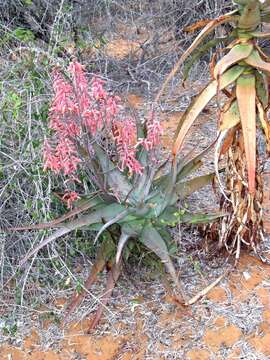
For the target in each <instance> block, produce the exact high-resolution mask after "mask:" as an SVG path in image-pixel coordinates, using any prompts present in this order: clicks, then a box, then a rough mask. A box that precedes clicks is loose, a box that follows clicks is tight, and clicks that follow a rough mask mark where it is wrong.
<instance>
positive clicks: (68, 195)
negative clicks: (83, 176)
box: [62, 190, 80, 209]
mask: <svg viewBox="0 0 270 360" xmlns="http://www.w3.org/2000/svg"><path fill="white" fill-rule="evenodd" d="M78 199H80V196H79V195H78V194H77V193H76V192H75V191H69V190H66V191H65V194H64V195H63V197H62V200H63V201H64V202H65V203H66V204H67V208H68V209H71V208H72V204H73V203H74V201H76V200H78Z"/></svg>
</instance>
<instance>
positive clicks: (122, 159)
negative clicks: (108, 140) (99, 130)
mask: <svg viewBox="0 0 270 360" xmlns="http://www.w3.org/2000/svg"><path fill="white" fill-rule="evenodd" d="M112 130H113V135H114V139H115V143H116V148H117V153H118V156H119V163H120V165H119V168H120V170H121V171H123V170H124V169H125V167H127V168H128V172H129V174H130V175H132V174H133V173H134V172H135V173H138V174H142V172H143V166H142V165H141V164H140V162H139V161H138V160H137V159H136V151H137V149H136V143H137V128H136V125H135V123H134V121H132V120H131V119H128V120H125V121H114V122H113V129H112Z"/></svg>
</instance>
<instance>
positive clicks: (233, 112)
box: [219, 100, 240, 131]
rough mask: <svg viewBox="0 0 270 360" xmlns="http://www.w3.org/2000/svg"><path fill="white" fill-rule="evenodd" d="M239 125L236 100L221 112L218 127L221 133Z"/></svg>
mask: <svg viewBox="0 0 270 360" xmlns="http://www.w3.org/2000/svg"><path fill="white" fill-rule="evenodd" d="M239 123H240V113H239V108H238V103H237V101H236V100H234V101H233V102H231V103H230V107H229V108H228V110H226V111H222V112H221V117H220V126H219V129H220V130H221V131H223V130H226V129H227V130H228V129H231V128H232V127H234V126H236V125H237V124H239Z"/></svg>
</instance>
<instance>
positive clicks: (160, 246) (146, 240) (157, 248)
mask: <svg viewBox="0 0 270 360" xmlns="http://www.w3.org/2000/svg"><path fill="white" fill-rule="evenodd" d="M140 241H141V242H142V243H143V244H144V245H145V246H146V247H148V249H150V250H151V251H153V252H154V253H155V254H156V255H157V256H158V257H159V258H160V259H161V261H162V262H163V263H164V265H165V267H166V268H167V270H168V272H169V274H170V275H171V277H172V279H173V281H174V283H175V285H176V287H177V288H178V290H179V292H180V294H181V295H182V297H184V294H183V291H182V289H181V285H180V283H179V280H178V276H177V274H176V271H175V268H174V265H173V263H172V260H171V258H170V255H169V253H168V248H167V245H166V243H165V241H164V240H163V239H162V237H161V235H160V234H159V232H158V231H157V230H156V229H155V228H154V227H153V226H151V225H146V226H145V228H144V229H143V231H142V234H141V237H140Z"/></svg>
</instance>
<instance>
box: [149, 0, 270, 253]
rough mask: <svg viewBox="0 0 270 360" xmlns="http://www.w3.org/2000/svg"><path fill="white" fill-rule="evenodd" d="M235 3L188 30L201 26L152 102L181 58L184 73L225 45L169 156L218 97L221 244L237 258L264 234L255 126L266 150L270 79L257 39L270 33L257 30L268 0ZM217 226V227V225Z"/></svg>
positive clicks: (268, 13) (267, 14) (266, 16)
mask: <svg viewBox="0 0 270 360" xmlns="http://www.w3.org/2000/svg"><path fill="white" fill-rule="evenodd" d="M234 3H235V5H236V6H237V8H236V9H235V10H234V11H232V12H230V13H228V14H225V15H223V16H221V17H219V18H217V19H214V20H209V21H206V22H199V23H197V24H195V25H193V26H190V27H189V28H188V29H186V30H187V31H194V30H197V29H198V28H200V27H202V26H204V25H205V23H206V26H205V27H204V28H203V30H202V31H201V32H200V33H199V35H198V36H197V37H196V39H195V40H194V42H193V43H192V45H191V46H190V47H189V49H188V50H187V51H186V52H185V53H184V54H183V55H182V56H181V58H180V59H179V61H178V62H177V64H176V65H175V67H174V69H173V70H172V72H171V73H170V75H169V76H168V77H167V79H166V81H165V82H164V84H163V86H162V88H161V90H160V92H159V94H158V96H157V98H156V101H159V99H160V97H161V95H162V93H163V91H164V89H165V87H166V85H167V84H168V82H169V81H170V80H171V78H172V77H173V76H174V75H175V73H176V72H177V71H178V69H179V67H180V65H182V64H183V62H185V61H186V60H187V61H186V63H185V67H184V78H185V79H186V77H187V75H188V72H189V70H190V68H191V66H192V64H193V63H194V61H196V60H198V59H199V57H200V56H201V55H202V54H203V53H205V52H206V51H208V50H209V49H210V48H211V47H213V46H215V45H217V44H223V45H224V46H225V48H223V51H222V52H223V53H224V52H225V55H224V56H223V57H221V58H220V60H219V61H217V62H216V61H215V60H216V58H217V57H218V56H219V54H220V53H221V51H220V50H219V52H218V53H216V54H215V55H214V56H213V60H212V61H211V66H210V69H211V77H212V79H211V81H210V82H209V83H208V84H207V86H206V87H205V88H204V89H203V90H202V91H201V93H200V94H199V95H198V96H196V97H195V99H194V100H193V102H192V103H191V104H190V106H189V107H188V108H187V110H186V112H185V113H184V115H183V116H182V118H181V119H180V120H179V126H178V129H177V132H176V137H175V143H174V146H173V155H174V156H176V154H177V153H178V152H179V151H180V150H181V148H182V146H183V142H184V139H185V137H186V134H187V132H188V131H189V129H190V128H191V126H192V124H193V123H194V121H195V120H196V118H197V117H198V115H199V114H200V113H201V111H202V110H203V109H204V108H205V106H206V105H207V104H208V103H209V102H210V101H211V100H212V99H213V98H214V97H216V99H217V102H218V109H219V116H218V127H219V138H218V141H217V145H216V154H215V165H216V170H217V179H218V183H219V185H220V188H221V192H222V195H223V196H222V199H221V207H222V209H223V210H225V211H226V213H228V216H225V217H224V218H223V219H222V220H220V221H221V226H220V227H219V228H218V234H219V246H223V245H225V246H226V248H227V249H228V250H229V251H230V253H236V258H237V259H238V258H239V255H240V248H241V244H246V245H248V246H252V248H253V249H254V250H255V251H257V249H258V244H259V242H260V240H262V239H263V238H264V235H263V224H262V198H263V195H262V193H263V185H262V178H261V175H260V162H259V160H258V156H257V144H256V134H257V128H259V127H260V128H262V129H263V131H264V135H265V142H266V146H267V150H268V151H269V149H270V133H269V128H270V127H269V120H268V117H267V112H268V108H269V90H268V78H269V73H270V63H269V58H268V57H267V56H266V55H265V54H264V52H263V51H262V49H261V48H260V46H259V40H260V39H267V38H269V37H270V33H268V32H261V31H260V26H261V24H262V23H263V22H268V23H269V22H270V2H269V1H258V0H235V1H234ZM225 23H227V24H230V25H232V30H231V32H229V34H228V35H227V36H226V37H222V38H217V37H215V38H214V39H213V40H210V41H208V42H207V43H203V41H204V40H205V38H206V37H207V36H209V34H210V33H211V32H212V31H213V30H214V29H216V28H217V27H218V26H221V25H223V24H225ZM224 156H226V157H227V162H226V169H225V185H223V184H222V181H221V180H220V177H219V174H218V163H219V160H220V158H221V157H224ZM215 230H217V229H215Z"/></svg>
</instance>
